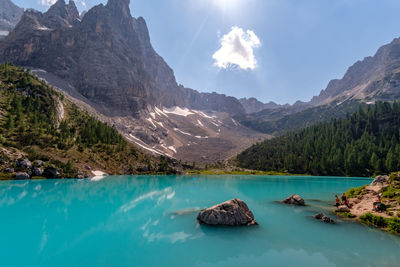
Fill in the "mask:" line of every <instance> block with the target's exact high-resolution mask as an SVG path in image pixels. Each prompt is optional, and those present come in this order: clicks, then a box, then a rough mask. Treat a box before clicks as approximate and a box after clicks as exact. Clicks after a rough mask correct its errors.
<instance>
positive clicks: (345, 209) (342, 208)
mask: <svg viewBox="0 0 400 267" xmlns="http://www.w3.org/2000/svg"><path fill="white" fill-rule="evenodd" d="M336 212H350V208H349V207H347V206H346V205H341V206H339V207H337V209H336Z"/></svg>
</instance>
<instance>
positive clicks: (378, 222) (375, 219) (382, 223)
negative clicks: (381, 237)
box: [360, 212, 388, 228]
mask: <svg viewBox="0 0 400 267" xmlns="http://www.w3.org/2000/svg"><path fill="white" fill-rule="evenodd" d="M360 221H361V222H362V223H365V224H368V225H373V226H377V227H382V228H383V227H387V226H388V222H387V221H386V219H385V218H383V217H381V216H376V215H374V214H372V213H369V212H368V213H366V214H364V215H361V216H360Z"/></svg>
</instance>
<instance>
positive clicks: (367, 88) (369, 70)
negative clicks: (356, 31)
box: [236, 38, 400, 134]
mask: <svg viewBox="0 0 400 267" xmlns="http://www.w3.org/2000/svg"><path fill="white" fill-rule="evenodd" d="M399 98H400V38H397V39H394V40H393V41H392V42H391V43H390V44H387V45H384V46H382V47H381V48H379V50H378V51H377V53H376V54H375V56H373V57H367V58H365V59H364V60H363V61H359V62H357V63H355V64H354V65H353V66H351V67H350V68H349V69H348V71H347V72H346V74H345V75H344V77H343V78H342V79H340V80H332V81H330V82H329V84H328V87H327V88H326V89H325V90H323V91H321V93H320V95H319V96H315V97H313V98H312V100H311V101H310V102H297V103H296V104H294V105H293V106H284V107H279V108H275V109H273V110H262V111H259V112H257V113H253V114H250V115H238V116H237V118H236V119H237V120H238V121H240V122H241V123H243V124H244V125H246V126H248V127H250V128H253V129H256V130H258V131H261V132H264V133H268V134H272V133H275V134H276V133H282V132H285V131H287V130H294V129H298V128H302V127H306V126H309V125H312V124H315V123H317V122H321V121H326V120H328V119H330V118H333V117H343V116H345V115H346V113H352V112H354V111H355V110H356V109H357V107H358V105H359V104H360V103H369V104H373V103H375V102H376V101H393V100H398V99H399Z"/></svg>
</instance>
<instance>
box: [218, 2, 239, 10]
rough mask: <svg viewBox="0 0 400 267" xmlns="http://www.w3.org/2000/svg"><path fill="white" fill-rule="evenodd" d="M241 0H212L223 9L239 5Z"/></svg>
mask: <svg viewBox="0 0 400 267" xmlns="http://www.w3.org/2000/svg"><path fill="white" fill-rule="evenodd" d="M239 1H240V0H212V2H213V4H214V5H216V6H217V7H219V8H221V9H222V10H224V11H225V10H227V9H232V8H234V7H236V6H237V4H238V3H239Z"/></svg>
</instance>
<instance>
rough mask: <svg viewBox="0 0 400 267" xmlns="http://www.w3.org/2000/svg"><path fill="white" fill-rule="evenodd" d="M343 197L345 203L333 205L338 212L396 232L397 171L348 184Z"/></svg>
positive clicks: (399, 227)
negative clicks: (356, 184)
mask: <svg viewBox="0 0 400 267" xmlns="http://www.w3.org/2000/svg"><path fill="white" fill-rule="evenodd" d="M346 197H347V199H348V206H345V205H343V206H339V207H337V208H336V209H335V213H336V214H337V215H338V216H340V217H343V218H347V219H351V220H356V221H358V222H360V223H362V224H365V225H369V226H374V227H377V228H380V229H382V230H384V231H387V232H390V233H393V234H397V235H400V172H399V173H392V174H390V176H386V175H385V176H377V177H376V178H375V179H374V181H373V182H372V183H371V184H369V185H364V186H362V187H358V188H351V189H349V190H348V191H347V193H346Z"/></svg>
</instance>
